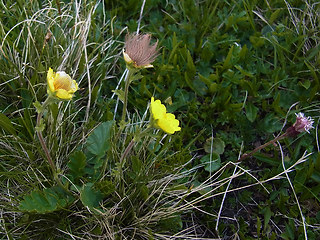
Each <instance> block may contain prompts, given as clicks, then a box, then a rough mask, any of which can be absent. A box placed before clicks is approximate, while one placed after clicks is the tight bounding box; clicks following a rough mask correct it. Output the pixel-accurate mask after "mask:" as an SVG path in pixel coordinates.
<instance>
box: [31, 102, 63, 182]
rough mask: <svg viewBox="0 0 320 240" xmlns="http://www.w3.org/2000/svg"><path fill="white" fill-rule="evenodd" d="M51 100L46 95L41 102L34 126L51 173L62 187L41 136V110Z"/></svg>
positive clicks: (42, 110)
mask: <svg viewBox="0 0 320 240" xmlns="http://www.w3.org/2000/svg"><path fill="white" fill-rule="evenodd" d="M51 102H52V99H51V98H50V97H48V98H47V99H46V101H45V102H44V103H43V104H42V107H41V111H39V112H38V116H37V128H36V132H37V136H38V138H39V141H40V144H41V147H42V149H43V151H44V153H45V155H46V158H47V160H48V163H49V166H50V168H51V171H52V173H53V176H54V179H55V180H56V181H57V183H58V184H59V185H60V186H61V187H63V188H64V186H63V184H62V183H61V181H60V179H59V178H58V176H57V170H56V167H55V165H54V163H53V160H52V158H51V155H50V152H49V149H48V148H47V145H46V142H45V140H44V138H43V136H42V130H40V129H41V127H40V125H41V119H42V115H43V112H44V110H45V108H46V107H47V106H48V105H49V104H50V103H51Z"/></svg>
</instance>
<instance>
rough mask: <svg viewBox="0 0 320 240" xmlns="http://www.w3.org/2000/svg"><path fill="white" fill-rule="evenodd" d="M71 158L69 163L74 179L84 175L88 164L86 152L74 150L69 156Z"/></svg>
mask: <svg viewBox="0 0 320 240" xmlns="http://www.w3.org/2000/svg"><path fill="white" fill-rule="evenodd" d="M69 159H70V161H69V163H68V167H69V169H70V174H71V175H72V177H73V179H77V178H79V177H82V176H83V174H84V168H85V166H86V156H85V155H84V153H83V152H81V151H76V152H73V153H72V154H71V155H70V156H69Z"/></svg>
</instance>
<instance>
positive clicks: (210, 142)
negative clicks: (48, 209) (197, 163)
mask: <svg viewBox="0 0 320 240" xmlns="http://www.w3.org/2000/svg"><path fill="white" fill-rule="evenodd" d="M225 146H226V144H225V143H224V141H222V140H221V139H220V138H208V139H207V140H206V143H205V144H204V151H205V152H206V153H212V152H213V153H217V154H219V155H221V154H222V153H223V152H224V148H225Z"/></svg>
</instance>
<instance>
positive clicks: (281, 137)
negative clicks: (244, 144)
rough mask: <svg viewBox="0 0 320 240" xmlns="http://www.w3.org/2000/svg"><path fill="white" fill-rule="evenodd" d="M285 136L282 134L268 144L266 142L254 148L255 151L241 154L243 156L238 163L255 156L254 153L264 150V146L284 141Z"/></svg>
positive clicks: (285, 134)
mask: <svg viewBox="0 0 320 240" xmlns="http://www.w3.org/2000/svg"><path fill="white" fill-rule="evenodd" d="M287 135H288V133H287V132H285V133H284V134H282V135H280V136H279V137H276V138H274V139H272V140H271V141H269V142H267V143H265V144H263V145H261V146H259V147H257V148H255V149H254V150H252V151H251V152H249V153H245V154H243V155H242V156H241V158H240V159H239V161H242V160H244V159H246V158H248V157H251V156H252V155H253V154H255V153H256V152H258V151H259V150H261V149H263V148H265V147H266V146H269V145H270V144H273V143H275V142H277V141H279V140H281V139H284V138H285V137H287Z"/></svg>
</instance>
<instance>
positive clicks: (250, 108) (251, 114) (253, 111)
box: [245, 102, 258, 122]
mask: <svg viewBox="0 0 320 240" xmlns="http://www.w3.org/2000/svg"><path fill="white" fill-rule="evenodd" d="M245 109H246V116H247V118H248V120H249V121H250V122H254V120H255V119H256V118H257V114H258V108H257V107H256V106H254V105H253V103H251V102H248V104H247V105H246V106H245Z"/></svg>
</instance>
